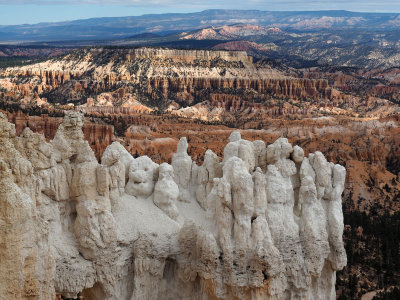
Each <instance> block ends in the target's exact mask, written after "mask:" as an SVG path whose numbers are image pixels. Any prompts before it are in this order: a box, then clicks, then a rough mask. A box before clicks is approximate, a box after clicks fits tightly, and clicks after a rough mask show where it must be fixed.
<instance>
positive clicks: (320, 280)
mask: <svg viewBox="0 0 400 300" xmlns="http://www.w3.org/2000/svg"><path fill="white" fill-rule="evenodd" d="M82 126H83V119H82V116H81V115H80V114H79V113H76V112H69V113H67V114H66V116H65V118H64V121H63V122H62V124H61V125H60V127H59V129H58V131H57V133H56V135H55V138H54V139H53V140H52V141H50V142H49V143H47V142H46V141H45V140H44V138H43V137H42V136H41V135H39V134H37V133H33V132H32V131H31V130H30V129H25V130H24V132H23V133H22V134H21V135H20V136H16V134H15V128H14V126H13V125H12V124H10V123H8V121H7V118H6V117H5V116H4V115H3V114H0V142H1V148H0V174H1V176H0V208H1V209H0V229H1V231H0V246H1V247H0V258H1V259H0V269H1V270H2V272H1V274H0V299H54V297H55V294H56V293H59V294H62V295H64V296H67V297H73V296H75V295H76V294H77V293H78V292H82V293H83V295H84V297H85V299H132V300H135V299H202V300H211V299H335V278H336V277H335V276H336V271H337V270H340V269H342V268H343V267H344V266H345V265H346V254H345V251H344V247H343V241H342V233H343V215H342V211H341V194H342V192H343V189H344V180H345V175H346V171H345V169H344V168H343V167H342V166H340V165H334V164H332V163H328V162H327V161H326V159H325V157H324V156H323V155H322V153H320V152H316V153H314V154H310V155H309V156H308V157H304V152H303V151H302V149H301V148H300V147H294V148H293V147H292V146H291V145H290V144H289V143H288V141H287V140H286V139H284V138H280V139H278V140H277V141H276V142H275V143H273V144H270V145H266V144H265V143H264V142H262V141H257V142H253V143H252V142H249V141H246V140H244V139H242V138H241V136H240V134H239V132H233V133H232V134H231V137H230V142H229V144H228V145H227V147H226V148H225V151H224V153H225V158H224V160H223V161H222V162H220V160H219V158H218V156H217V155H216V154H214V153H213V152H212V151H207V153H206V155H205V161H204V163H203V165H202V166H197V165H196V164H194V163H193V162H192V161H191V158H190V156H188V155H187V152H186V151H187V142H186V139H181V141H180V143H179V144H178V151H177V153H176V155H174V157H173V160H172V165H169V164H167V163H163V164H161V165H158V164H156V163H154V162H152V161H151V160H150V159H149V158H148V157H139V158H133V157H131V156H129V154H128V152H126V150H125V149H124V147H122V146H121V145H119V144H118V143H116V142H115V143H113V144H112V145H110V146H109V147H108V148H107V149H106V150H105V152H104V154H103V157H102V159H101V164H99V163H98V162H97V160H96V159H95V156H94V154H93V151H92V150H91V149H90V147H89V144H88V143H87V142H86V141H85V140H84V135H83V132H82ZM292 159H293V160H292Z"/></svg>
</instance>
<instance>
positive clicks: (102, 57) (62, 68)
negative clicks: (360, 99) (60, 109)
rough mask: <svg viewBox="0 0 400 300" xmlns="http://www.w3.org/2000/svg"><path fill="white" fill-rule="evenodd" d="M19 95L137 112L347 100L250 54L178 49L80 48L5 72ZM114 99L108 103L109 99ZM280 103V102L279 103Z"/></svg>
mask: <svg viewBox="0 0 400 300" xmlns="http://www.w3.org/2000/svg"><path fill="white" fill-rule="evenodd" d="M0 77H2V78H4V79H2V81H0V83H1V85H2V86H3V87H4V88H5V89H6V90H7V91H8V92H9V93H12V95H13V96H14V97H17V98H18V97H21V98H24V97H25V98H26V97H30V98H32V99H37V98H46V99H47V100H48V102H50V103H63V104H65V103H69V102H74V103H76V104H78V103H79V104H85V103H86V102H87V101H88V98H91V99H92V100H90V101H88V102H87V103H88V105H92V106H93V105H95V106H103V105H107V106H127V107H129V106H131V105H132V103H134V102H135V101H141V102H142V103H144V104H146V105H149V104H150V106H152V107H153V106H155V107H162V106H163V105H165V103H168V102H169V101H171V100H173V101H176V102H177V103H179V104H180V105H183V106H187V105H193V104H195V103H198V102H203V101H207V100H212V101H213V102H211V103H214V102H224V103H225V105H226V98H227V97H236V98H237V99H238V101H240V102H241V103H244V104H245V106H246V104H247V103H251V102H256V103H260V105H261V106H263V105H264V104H265V103H266V102H268V101H270V100H273V99H281V100H287V99H292V100H302V101H311V100H313V101H332V105H335V106H337V105H339V104H340V103H341V102H342V101H343V99H344V98H345V96H344V95H343V94H341V93H340V92H338V91H337V90H335V89H333V88H331V87H330V86H329V84H328V82H327V81H326V80H324V79H309V78H295V77H292V76H287V75H285V74H284V73H283V72H281V71H279V70H277V69H274V68H272V67H270V66H268V65H265V66H260V65H257V64H255V63H253V59H252V57H251V56H248V55H247V54H246V52H243V51H208V50H175V49H152V48H139V49H102V48H95V49H80V50H77V51H74V52H72V53H69V54H67V55H65V56H64V57H61V58H55V59H51V60H48V61H45V62H42V63H37V64H32V65H28V66H23V67H15V68H8V69H6V70H3V71H2V72H1V73H0ZM104 93H108V94H107V97H106V98H108V100H107V101H105V100H104ZM274 105H275V104H274Z"/></svg>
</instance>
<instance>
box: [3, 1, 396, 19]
mask: <svg viewBox="0 0 400 300" xmlns="http://www.w3.org/2000/svg"><path fill="white" fill-rule="evenodd" d="M212 8H224V9H259V10H331V9H345V10H351V11H370V12H400V0H382V1H376V0H375V1H371V0H367V1H364V0H313V1H303V0H287V1H284V0H283V1H279V0H267V1H262V0H248V1H245V0H195V1H189V0H188V1H178V0H0V25H9V24H24V23H39V22H53V21H63V20H75V19H86V18H93V17H115V16H135V15H142V14H149V13H166V12H195V11H201V10H204V9H212Z"/></svg>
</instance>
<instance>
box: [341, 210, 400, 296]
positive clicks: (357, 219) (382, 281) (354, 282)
mask: <svg viewBox="0 0 400 300" xmlns="http://www.w3.org/2000/svg"><path fill="white" fill-rule="evenodd" d="M344 223H345V225H348V227H347V230H345V234H344V240H345V243H346V253H347V259H348V263H347V266H346V268H345V269H344V270H343V271H341V272H338V274H337V286H336V288H337V289H338V290H340V292H339V294H340V295H339V298H338V299H359V298H360V296H361V295H362V294H363V293H366V292H368V291H371V290H378V289H386V290H389V288H390V287H391V286H399V285H400V260H399V254H400V212H397V213H395V214H393V215H389V214H385V215H382V216H371V215H367V214H366V213H360V212H357V211H354V212H344ZM356 270H357V271H356ZM371 282H372V283H375V284H376V285H375V286H373V285H371ZM398 292H399V291H398V290H397V289H394V290H393V291H391V292H385V293H382V295H381V296H379V297H381V298H376V299H399V298H398V297H397V298H396V297H393V296H395V295H397V294H396V293H398ZM391 293H393V294H391ZM385 297H386V298H385ZM387 297H389V298H387ZM374 299H375V298H374Z"/></svg>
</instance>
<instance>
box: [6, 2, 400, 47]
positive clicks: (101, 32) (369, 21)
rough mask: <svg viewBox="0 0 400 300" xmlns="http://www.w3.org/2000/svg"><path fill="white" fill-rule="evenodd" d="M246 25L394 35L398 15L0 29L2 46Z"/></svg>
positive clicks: (221, 17)
mask: <svg viewBox="0 0 400 300" xmlns="http://www.w3.org/2000/svg"><path fill="white" fill-rule="evenodd" d="M235 23H247V24H252V25H261V26H277V27H279V28H282V29H286V30H292V31H297V30H320V29H324V30H329V29H366V28H374V29H375V30H396V29H398V28H399V25H400V17H399V14H398V13H359V12H349V11H342V10H340V11H305V12H295V11H259V10H222V9H216V10H205V11H202V12H196V13H180V14H177V13H168V14H148V15H142V16H128V17H111V18H92V19H86V20H74V21H64V22H55V23H39V24H23V25H8V26H0V41H59V40H87V39H95V40H96V39H118V38H125V37H129V36H132V35H135V34H140V33H144V32H153V33H158V34H162V35H165V34H169V33H172V32H176V31H182V30H194V29H199V28H204V27H208V26H210V25H213V26H223V25H231V24H235Z"/></svg>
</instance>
